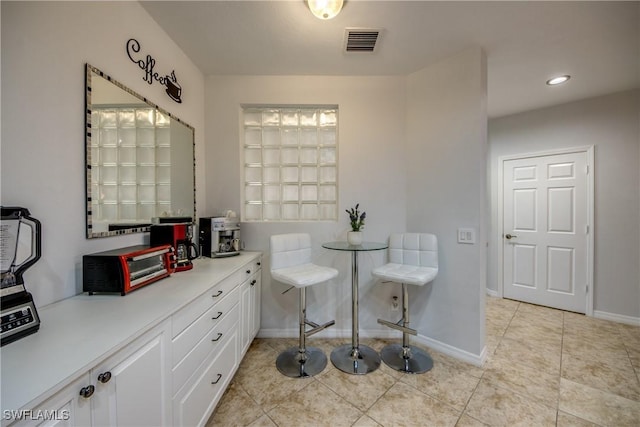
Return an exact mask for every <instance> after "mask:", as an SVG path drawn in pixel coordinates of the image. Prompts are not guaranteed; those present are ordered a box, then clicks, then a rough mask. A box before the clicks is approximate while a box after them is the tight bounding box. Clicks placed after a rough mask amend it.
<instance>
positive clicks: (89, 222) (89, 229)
mask: <svg viewBox="0 0 640 427" xmlns="http://www.w3.org/2000/svg"><path fill="white" fill-rule="evenodd" d="M92 73H95V74H97V75H99V76H100V77H102V78H104V79H106V80H107V81H109V82H110V83H112V84H114V85H116V86H117V87H119V88H120V89H122V90H124V91H125V92H127V93H129V94H130V95H133V96H134V97H136V98H138V99H139V100H140V101H141V102H144V103H145V104H147V105H149V106H150V107H153V108H155V109H156V110H157V111H159V112H161V113H162V114H164V115H166V116H168V117H170V118H171V119H172V120H175V121H177V122H178V123H181V124H182V125H184V126H186V127H187V128H188V129H190V130H191V132H192V135H193V137H192V153H193V168H192V174H193V221H195V218H196V150H195V145H196V141H195V128H194V127H193V126H191V125H189V124H188V123H186V122H184V121H182V120H181V119H179V118H178V117H176V116H174V115H173V114H171V113H170V112H168V111H167V110H165V109H163V108H161V107H159V106H158V105H156V104H154V103H152V102H151V101H149V100H148V99H147V98H145V97H143V96H142V95H140V94H138V93H137V92H135V91H133V90H131V89H129V88H128V87H127V86H125V85H123V84H122V83H120V82H119V81H117V80H115V79H113V78H112V77H111V76H109V75H108V74H106V73H104V72H102V71H101V70H100V69H98V68H96V67H94V66H92V65H90V64H89V63H87V64H86V65H85V195H86V205H85V208H86V233H87V239H93V238H97V237H111V236H120V235H125V234H133V233H144V232H148V231H149V227H148V226H145V227H131V228H126V229H122V230H113V231H103V232H94V231H93V218H92V208H91V201H92V194H91V131H92V127H91V110H92V103H91V95H92V84H91V74H92ZM151 221H152V219H151V218H149V223H151Z"/></svg>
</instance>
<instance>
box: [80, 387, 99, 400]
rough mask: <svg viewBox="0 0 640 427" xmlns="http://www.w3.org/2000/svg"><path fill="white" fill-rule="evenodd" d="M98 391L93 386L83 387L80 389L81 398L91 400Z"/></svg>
mask: <svg viewBox="0 0 640 427" xmlns="http://www.w3.org/2000/svg"><path fill="white" fill-rule="evenodd" d="M94 391H96V388H95V387H94V386H92V385H88V386H86V387H82V388H81V389H80V396H82V397H84V398H85V399H88V398H90V397H91V396H93V392H94Z"/></svg>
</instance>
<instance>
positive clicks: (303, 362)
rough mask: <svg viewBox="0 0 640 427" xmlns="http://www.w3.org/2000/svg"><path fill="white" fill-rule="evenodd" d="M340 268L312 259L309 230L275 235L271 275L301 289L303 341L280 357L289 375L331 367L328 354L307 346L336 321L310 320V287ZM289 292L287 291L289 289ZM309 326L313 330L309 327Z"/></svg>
mask: <svg viewBox="0 0 640 427" xmlns="http://www.w3.org/2000/svg"><path fill="white" fill-rule="evenodd" d="M337 275H338V270H336V269H335V268H331V267H324V266H320V265H316V264H313V263H312V262H311V237H310V236H309V234H306V233H291V234H278V235H274V236H271V277H273V279H274V280H277V281H278V282H282V283H285V284H287V285H291V286H294V287H296V288H298V289H299V290H300V305H299V324H300V333H299V340H300V341H299V344H298V347H291V348H289V349H287V350H285V351H283V352H282V353H280V355H279V356H278V358H277V360H276V367H277V368H278V370H279V371H280V372H281V373H282V374H283V375H286V376H288V377H292V378H305V377H311V376H314V375H317V374H319V373H320V372H322V370H323V369H324V368H325V367H326V366H327V356H325V354H324V352H323V351H322V350H320V349H319V348H316V347H307V346H306V338H307V337H308V336H311V335H313V334H315V333H317V332H320V331H321V330H323V329H325V328H327V327H329V326H331V325H333V324H335V320H332V321H330V322H327V323H325V324H324V325H318V324H317V323H314V322H311V321H310V320H308V319H307V300H306V291H307V286H311V285H317V284H319V283H322V282H326V281H327V280H331V279H333V278H334V277H336V276H337ZM285 292H286V291H285ZM307 325H309V326H311V329H309V330H307Z"/></svg>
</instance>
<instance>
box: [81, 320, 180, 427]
mask: <svg viewBox="0 0 640 427" xmlns="http://www.w3.org/2000/svg"><path fill="white" fill-rule="evenodd" d="M170 331H171V329H170V324H169V322H168V321H167V322H165V323H163V324H162V325H160V326H159V327H157V328H154V330H152V331H151V332H149V333H147V334H145V335H143V336H142V337H141V338H138V339H137V340H136V341H135V342H133V343H132V344H130V345H129V346H127V347H125V348H124V349H123V350H121V351H120V352H118V353H117V354H115V355H114V356H113V357H111V358H109V359H108V360H107V361H105V362H104V363H102V364H101V365H100V366H98V367H97V368H96V369H93V370H92V371H91V374H92V381H94V383H95V384H96V393H95V396H94V397H93V399H92V406H91V410H92V416H93V425H94V426H121V427H122V426H165V425H170V424H171V418H172V417H171V405H170V402H171V395H170V392H171V390H170V381H169V378H170V372H171V371H170V367H169V363H168V361H169V360H170V352H169V343H170Z"/></svg>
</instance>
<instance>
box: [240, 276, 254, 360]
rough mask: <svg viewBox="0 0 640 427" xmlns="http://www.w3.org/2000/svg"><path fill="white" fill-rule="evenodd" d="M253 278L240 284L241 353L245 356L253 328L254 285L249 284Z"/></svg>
mask: <svg viewBox="0 0 640 427" xmlns="http://www.w3.org/2000/svg"><path fill="white" fill-rule="evenodd" d="M251 280H253V279H251V278H249V279H247V280H245V281H244V282H243V283H242V285H240V342H239V344H240V346H239V348H240V355H241V356H244V354H245V353H246V351H247V349H248V348H249V344H251V330H252V328H253V323H252V319H251V311H252V305H253V298H252V288H253V287H252V286H251V285H250V284H249V283H250V282H251Z"/></svg>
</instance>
